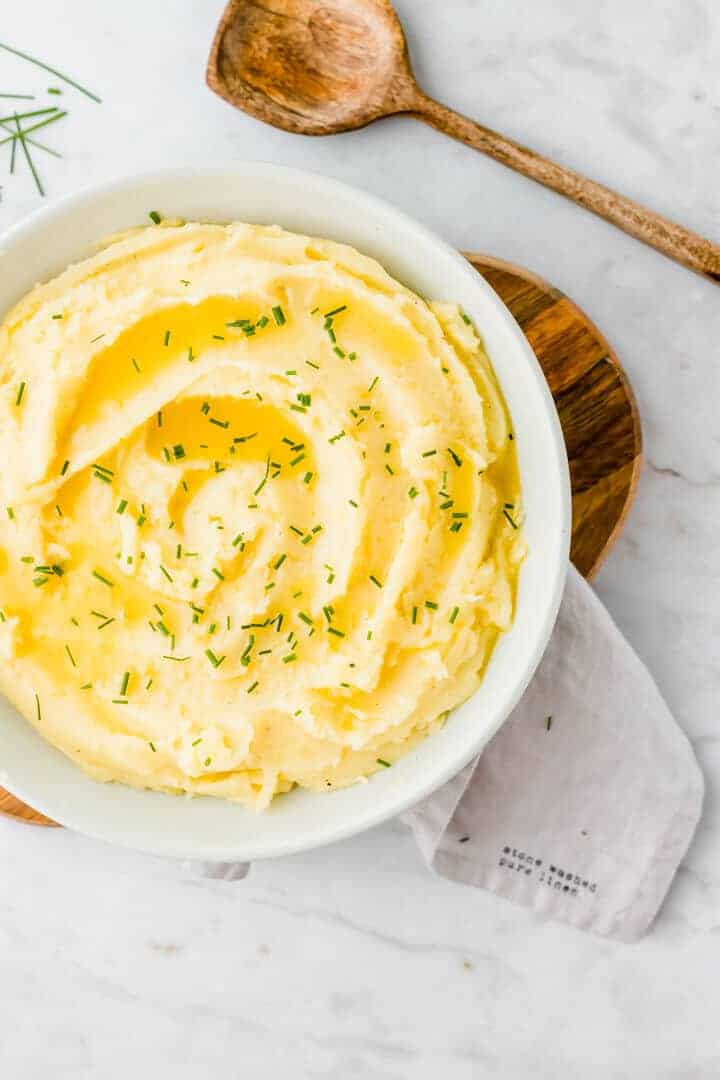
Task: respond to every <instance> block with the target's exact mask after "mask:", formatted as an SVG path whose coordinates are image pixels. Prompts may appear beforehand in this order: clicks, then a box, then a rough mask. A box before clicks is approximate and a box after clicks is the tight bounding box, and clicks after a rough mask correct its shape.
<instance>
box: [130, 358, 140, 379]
mask: <svg viewBox="0 0 720 1080" xmlns="http://www.w3.org/2000/svg"><path fill="white" fill-rule="evenodd" d="M130 363H131V364H132V366H133V367H134V368H135V370H136V371H137V373H138V375H139V374H140V365H139V364H138V362H137V360H136V359H135V357H134V356H133V358H132V360H131V361H130Z"/></svg>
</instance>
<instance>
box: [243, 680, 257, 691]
mask: <svg viewBox="0 0 720 1080" xmlns="http://www.w3.org/2000/svg"><path fill="white" fill-rule="evenodd" d="M259 685H260V683H259V682H258V681H257V680H255V682H254V683H253V684H252V686H249V687H248V688H247V690H246V691H245V692H246V693H247V694H252V692H253V690H257V688H258V686H259Z"/></svg>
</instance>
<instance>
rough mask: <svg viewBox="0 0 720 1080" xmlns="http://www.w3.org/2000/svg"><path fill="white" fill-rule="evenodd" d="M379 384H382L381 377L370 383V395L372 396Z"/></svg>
mask: <svg viewBox="0 0 720 1080" xmlns="http://www.w3.org/2000/svg"><path fill="white" fill-rule="evenodd" d="M379 382H380V376H379V375H376V376H375V378H374V379H373V381H372V382H371V383H370V385H369V386H368V388H367V392H368V394H372V392H373V390H374V389H375V387H376V386H377V384H378V383H379Z"/></svg>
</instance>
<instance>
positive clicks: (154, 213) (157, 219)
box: [148, 210, 162, 225]
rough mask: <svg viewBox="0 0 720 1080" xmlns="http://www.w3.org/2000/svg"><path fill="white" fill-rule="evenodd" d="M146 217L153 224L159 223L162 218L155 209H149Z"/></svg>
mask: <svg viewBox="0 0 720 1080" xmlns="http://www.w3.org/2000/svg"><path fill="white" fill-rule="evenodd" d="M148 217H149V218H150V220H151V221H152V222H153V224H155V225H159V224H160V222H161V221H162V218H161V217H160V215H159V214H158V212H157V210H151V211H150V213H149V214H148Z"/></svg>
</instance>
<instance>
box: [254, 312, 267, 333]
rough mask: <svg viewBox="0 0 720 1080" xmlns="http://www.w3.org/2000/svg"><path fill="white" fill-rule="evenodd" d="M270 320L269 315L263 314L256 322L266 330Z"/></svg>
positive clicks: (260, 327)
mask: <svg viewBox="0 0 720 1080" xmlns="http://www.w3.org/2000/svg"><path fill="white" fill-rule="evenodd" d="M269 322H270V320H269V319H268V317H267V315H261V316H260V318H259V319H258V321H257V322H256V323H255V325H256V326H257V327H259V329H260V330H264V329H265V327H266V326H267V324H268V323H269Z"/></svg>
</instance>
